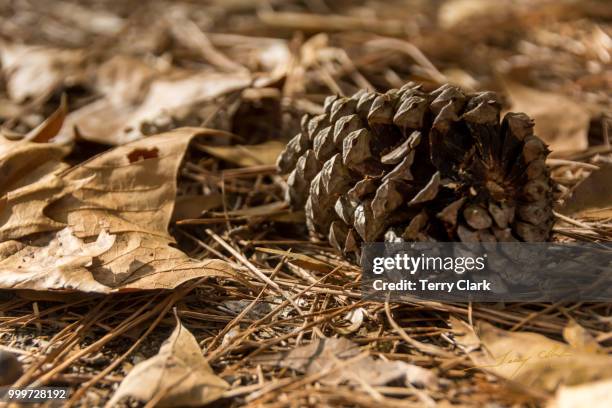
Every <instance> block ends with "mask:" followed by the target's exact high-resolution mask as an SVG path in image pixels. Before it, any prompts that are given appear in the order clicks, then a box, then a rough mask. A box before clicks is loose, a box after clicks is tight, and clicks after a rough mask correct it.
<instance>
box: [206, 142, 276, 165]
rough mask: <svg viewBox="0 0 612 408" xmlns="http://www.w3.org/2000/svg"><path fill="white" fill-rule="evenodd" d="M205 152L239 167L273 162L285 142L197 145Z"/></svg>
mask: <svg viewBox="0 0 612 408" xmlns="http://www.w3.org/2000/svg"><path fill="white" fill-rule="evenodd" d="M199 147H200V148H201V149H202V150H204V151H205V152H206V153H208V154H210V155H211V156H214V157H217V158H219V159H223V160H226V161H228V162H230V163H233V164H235V165H238V166H240V167H249V166H257V165H262V164H275V163H276V159H277V158H278V156H279V154H280V153H281V152H282V151H283V149H284V148H285V144H284V143H281V142H279V141H277V140H270V141H268V142H264V143H261V144H258V145H249V146H241V145H232V146H199Z"/></svg>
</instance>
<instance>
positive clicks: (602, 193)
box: [560, 165, 612, 219]
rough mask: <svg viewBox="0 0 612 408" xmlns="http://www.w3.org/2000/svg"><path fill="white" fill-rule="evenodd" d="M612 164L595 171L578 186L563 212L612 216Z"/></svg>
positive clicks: (601, 217)
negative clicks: (611, 181) (611, 184)
mask: <svg viewBox="0 0 612 408" xmlns="http://www.w3.org/2000/svg"><path fill="white" fill-rule="evenodd" d="M610 180H612V166H605V165H604V166H602V167H601V168H600V169H599V170H595V171H593V172H592V173H591V174H590V175H589V176H588V177H587V178H586V179H584V180H583V181H582V182H580V184H578V185H577V186H576V188H575V189H574V191H573V192H572V195H571V197H570V198H568V199H567V200H566V201H565V203H564V205H563V207H562V208H561V210H560V211H561V212H562V213H564V214H568V215H572V214H579V215H580V216H584V217H587V218H600V219H603V218H609V217H611V216H612V189H611V188H610Z"/></svg>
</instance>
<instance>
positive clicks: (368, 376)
mask: <svg viewBox="0 0 612 408" xmlns="http://www.w3.org/2000/svg"><path fill="white" fill-rule="evenodd" d="M360 354H361V352H360V350H359V347H358V346H357V344H355V343H353V342H351V341H350V340H347V339H345V338H329V339H317V340H315V341H313V342H312V343H310V344H308V345H306V346H302V347H297V348H295V349H293V350H291V351H289V352H285V353H274V354H268V355H262V356H259V357H255V359H254V361H255V363H257V364H263V365H272V366H277V367H288V368H292V369H294V370H296V371H299V372H303V373H306V374H316V373H326V372H328V373H329V374H327V375H325V376H323V378H322V379H321V382H323V383H326V384H329V385H338V384H340V383H344V382H348V383H351V384H360V383H362V382H363V383H366V384H368V385H371V386H377V385H385V384H388V383H390V382H391V381H395V380H398V379H403V380H404V381H405V382H406V383H411V384H416V385H424V386H434V385H435V384H436V383H437V378H436V376H435V375H434V374H433V373H432V372H431V371H429V370H426V369H424V368H421V367H419V366H415V365H412V364H408V363H406V362H404V361H387V360H375V359H374V358H373V357H372V356H370V355H369V354H361V355H360ZM335 367H337V368H335Z"/></svg>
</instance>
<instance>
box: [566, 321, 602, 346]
mask: <svg viewBox="0 0 612 408" xmlns="http://www.w3.org/2000/svg"><path fill="white" fill-rule="evenodd" d="M563 339H565V341H566V342H567V343H568V344H569V345H570V346H572V347H573V348H575V349H576V350H582V351H584V352H586V353H602V354H605V352H604V350H603V349H602V348H601V346H600V345H599V343H598V342H597V340H595V338H594V337H593V336H592V335H591V333H589V332H588V331H586V329H585V328H584V327H582V326H581V325H579V324H578V323H577V322H576V321H575V320H570V322H569V323H568V324H567V326H565V328H564V329H563Z"/></svg>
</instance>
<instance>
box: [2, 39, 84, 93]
mask: <svg viewBox="0 0 612 408" xmlns="http://www.w3.org/2000/svg"><path fill="white" fill-rule="evenodd" d="M84 60H85V57H84V54H83V52H82V51H80V50H60V49H54V48H47V47H42V46H29V45H19V44H3V43H1V42H0V62H1V63H2V64H1V65H2V71H3V74H4V76H5V78H6V90H7V93H8V95H9V97H10V98H11V99H12V100H14V101H16V102H19V103H22V102H25V101H26V100H28V99H30V100H34V101H36V102H38V103H42V102H44V101H45V100H46V99H47V98H48V97H49V96H51V94H52V93H53V92H55V91H56V90H57V89H58V88H60V87H62V86H64V85H67V84H70V85H73V84H75V83H77V82H79V81H80V80H82V76H83V67H82V65H83V62H84Z"/></svg>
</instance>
